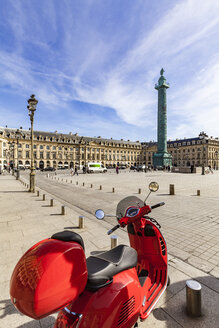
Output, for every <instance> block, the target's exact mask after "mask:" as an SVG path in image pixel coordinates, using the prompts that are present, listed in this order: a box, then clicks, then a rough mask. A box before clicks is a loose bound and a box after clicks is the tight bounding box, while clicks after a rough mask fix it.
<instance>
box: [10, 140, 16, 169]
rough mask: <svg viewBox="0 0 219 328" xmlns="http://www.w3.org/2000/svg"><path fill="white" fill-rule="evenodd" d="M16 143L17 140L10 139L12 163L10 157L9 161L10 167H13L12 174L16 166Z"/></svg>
mask: <svg viewBox="0 0 219 328" xmlns="http://www.w3.org/2000/svg"><path fill="white" fill-rule="evenodd" d="M14 145H15V142H14V141H12V142H11V141H9V147H10V148H9V149H10V156H11V158H12V163H11V161H10V158H9V162H10V167H11V168H12V175H14V167H15V162H14Z"/></svg>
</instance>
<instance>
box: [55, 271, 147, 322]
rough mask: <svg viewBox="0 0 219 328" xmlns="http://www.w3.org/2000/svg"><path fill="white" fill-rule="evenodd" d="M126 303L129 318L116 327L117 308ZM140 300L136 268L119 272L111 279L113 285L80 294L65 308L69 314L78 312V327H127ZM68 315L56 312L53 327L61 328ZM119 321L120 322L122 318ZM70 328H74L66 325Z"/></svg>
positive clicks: (118, 309) (118, 310) (118, 313)
mask: <svg viewBox="0 0 219 328" xmlns="http://www.w3.org/2000/svg"><path fill="white" fill-rule="evenodd" d="M129 299H131V300H130V311H132V310H133V311H132V312H130V316H128V317H127V320H125V319H126V318H125V317H123V318H124V321H123V322H121V324H120V325H118V322H119V316H120V313H121V309H122V307H123V305H124V303H125V302H127V300H129ZM142 299H143V294H142V288H141V286H140V284H139V280H138V277H137V272H136V269H135V268H133V269H129V270H126V271H123V272H120V273H119V274H117V275H116V276H114V277H113V283H112V284H110V285H108V286H106V287H103V288H100V289H99V290H97V291H96V292H90V291H88V290H85V291H84V292H83V294H82V295H81V296H80V297H79V298H78V299H77V300H75V302H73V303H72V304H71V305H69V306H68V309H69V310H70V311H73V312H76V313H82V314H83V318H82V320H81V322H80V325H79V327H83V328H103V327H104V328H112V327H118V328H127V327H131V326H133V325H134V324H135V322H136V321H137V319H138V317H139V314H140V310H141V303H142ZM65 315H67V316H68V314H67V313H66V311H65V310H62V311H61V312H60V313H59V316H58V319H57V323H56V325H55V327H56V328H61V327H62V326H61V324H60V322H61V321H62V320H63V318H65ZM123 318H121V319H123ZM68 327H69V328H72V327H74V326H71V325H70V326H68Z"/></svg>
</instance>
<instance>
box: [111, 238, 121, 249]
mask: <svg viewBox="0 0 219 328" xmlns="http://www.w3.org/2000/svg"><path fill="white" fill-rule="evenodd" d="M110 239H111V249H113V248H114V247H116V246H118V241H119V238H118V236H116V235H112V236H111V238H110Z"/></svg>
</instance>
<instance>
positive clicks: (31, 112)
mask: <svg viewBox="0 0 219 328" xmlns="http://www.w3.org/2000/svg"><path fill="white" fill-rule="evenodd" d="M27 102H28V106H27V109H28V110H29V116H30V121H31V167H30V189H29V191H30V192H35V168H34V157H33V119H34V112H35V110H36V105H37V103H38V100H37V99H36V98H35V95H31V96H30V99H28V101H27Z"/></svg>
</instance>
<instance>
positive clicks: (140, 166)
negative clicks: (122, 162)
mask: <svg viewBox="0 0 219 328" xmlns="http://www.w3.org/2000/svg"><path fill="white" fill-rule="evenodd" d="M146 168H147V167H146ZM137 171H145V165H139V166H138V167H137Z"/></svg>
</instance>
